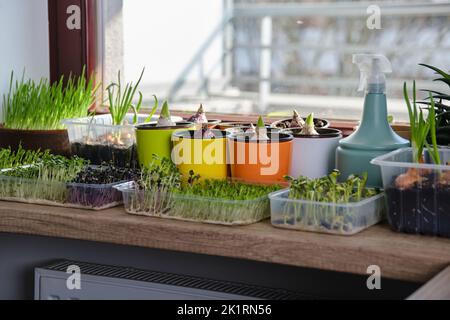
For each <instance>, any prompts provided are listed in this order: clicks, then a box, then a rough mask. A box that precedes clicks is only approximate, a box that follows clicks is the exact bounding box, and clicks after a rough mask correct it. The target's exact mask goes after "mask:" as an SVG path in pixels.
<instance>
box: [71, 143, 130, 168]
mask: <svg viewBox="0 0 450 320" xmlns="http://www.w3.org/2000/svg"><path fill="white" fill-rule="evenodd" d="M71 147H72V154H73V155H76V156H79V157H80V158H84V159H86V160H89V161H90V163H91V164H93V165H101V164H103V163H112V164H114V165H115V166H117V167H121V168H137V167H138V159H137V149H136V145H133V146H131V147H121V146H114V145H104V144H85V143H81V142H74V143H72V146H71Z"/></svg>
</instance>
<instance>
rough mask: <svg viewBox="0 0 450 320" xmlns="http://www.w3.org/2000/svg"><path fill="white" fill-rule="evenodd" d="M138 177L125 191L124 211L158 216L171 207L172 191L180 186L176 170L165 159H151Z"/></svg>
mask: <svg viewBox="0 0 450 320" xmlns="http://www.w3.org/2000/svg"><path fill="white" fill-rule="evenodd" d="M153 158H154V160H153V162H152V163H151V164H150V165H149V166H148V167H146V168H143V169H142V171H141V174H140V176H139V177H138V178H137V179H135V181H134V182H133V183H132V184H133V186H132V187H130V188H129V189H127V190H126V194H125V195H124V197H126V198H127V199H128V200H127V201H126V203H127V206H126V210H127V212H129V213H132V214H138V215H149V216H155V215H156V216H158V215H161V214H163V213H165V212H167V211H168V210H169V209H170V207H171V205H172V194H173V190H174V189H176V188H180V186H181V174H180V173H179V171H178V168H177V167H176V166H175V165H174V164H173V163H172V161H170V160H169V159H167V158H163V159H160V158H159V157H157V156H154V157H153Z"/></svg>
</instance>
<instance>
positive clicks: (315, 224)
mask: <svg viewBox="0 0 450 320" xmlns="http://www.w3.org/2000/svg"><path fill="white" fill-rule="evenodd" d="M339 176H340V172H339V171H333V172H332V173H331V174H330V175H329V176H327V177H323V178H320V179H308V178H306V177H300V178H298V179H294V178H292V177H286V180H287V181H289V183H290V189H289V192H288V194H287V199H288V200H287V201H286V200H281V201H277V202H276V203H277V204H276V205H274V208H275V209H274V212H273V217H279V219H277V218H274V219H273V222H274V224H275V225H281V226H286V227H289V226H291V227H293V228H296V229H297V228H302V229H306V230H311V231H326V232H331V233H344V234H346V233H353V232H354V231H355V229H357V228H361V226H359V225H360V224H361V222H360V221H359V217H358V214H360V212H359V211H358V210H359V209H357V208H354V207H352V206H351V204H352V203H353V204H356V203H359V202H361V201H363V200H365V199H368V198H371V197H374V196H376V195H378V194H379V190H376V189H370V188H367V187H366V182H367V174H363V175H362V176H355V175H352V176H350V177H348V179H347V180H346V181H344V182H338V180H339ZM277 210H278V211H277ZM380 211H381V206H380V208H379V212H378V217H379V216H380V215H381V212H380ZM375 222H378V221H377V219H374V221H369V219H368V221H365V222H364V223H368V224H370V223H372V224H373V223H375Z"/></svg>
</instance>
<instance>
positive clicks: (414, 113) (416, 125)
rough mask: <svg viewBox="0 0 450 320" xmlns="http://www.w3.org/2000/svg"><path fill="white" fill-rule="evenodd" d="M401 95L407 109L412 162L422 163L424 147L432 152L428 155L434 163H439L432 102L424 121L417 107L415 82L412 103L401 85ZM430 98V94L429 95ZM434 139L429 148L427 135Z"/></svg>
mask: <svg viewBox="0 0 450 320" xmlns="http://www.w3.org/2000/svg"><path fill="white" fill-rule="evenodd" d="M403 95H404V98H405V102H406V106H407V108H408V114H409V123H410V130H411V146H412V148H413V161H414V162H415V163H421V162H423V161H424V160H423V151H424V149H425V148H426V147H428V149H429V150H430V151H432V150H434V151H432V152H430V154H431V155H432V156H433V160H434V161H435V163H440V160H439V153H438V152H437V151H436V149H437V147H436V130H435V129H436V124H435V123H436V118H435V108H434V101H432V102H431V103H432V107H431V108H430V109H429V112H428V117H427V118H426V119H425V116H424V114H423V110H422V109H421V108H419V107H418V106H417V96H416V82H415V81H414V84H413V100H412V103H411V101H410V98H409V94H408V88H407V84H406V83H405V84H404V85H403ZM430 96H431V94H430ZM430 131H431V135H432V137H434V139H433V140H434V143H433V147H432V148H430V147H429V145H428V143H427V138H428V135H429V134H430Z"/></svg>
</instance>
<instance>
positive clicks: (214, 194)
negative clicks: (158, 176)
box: [167, 175, 281, 225]
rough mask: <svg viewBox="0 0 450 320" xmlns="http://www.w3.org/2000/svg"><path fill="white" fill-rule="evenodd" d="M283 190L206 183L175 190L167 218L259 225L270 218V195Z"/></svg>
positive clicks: (271, 187)
mask: <svg viewBox="0 0 450 320" xmlns="http://www.w3.org/2000/svg"><path fill="white" fill-rule="evenodd" d="M191 176H192V175H191ZM193 177H195V176H193ZM192 180H193V181H195V180H196V179H195V178H194V179H192ZM280 188H281V187H280V186H278V185H254V184H253V185H252V184H245V183H241V182H234V181H228V180H205V181H202V182H198V183H193V184H189V185H187V186H183V188H181V190H175V195H174V197H173V205H172V208H171V209H170V211H169V212H168V213H167V214H168V216H170V217H174V218H178V219H183V220H192V221H200V222H208V223H214V224H225V225H235V224H237V225H241V224H250V223H255V222H258V221H261V220H265V219H267V218H268V217H269V216H270V203H269V198H268V195H269V194H270V193H272V192H274V191H277V190H279V189H280Z"/></svg>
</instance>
